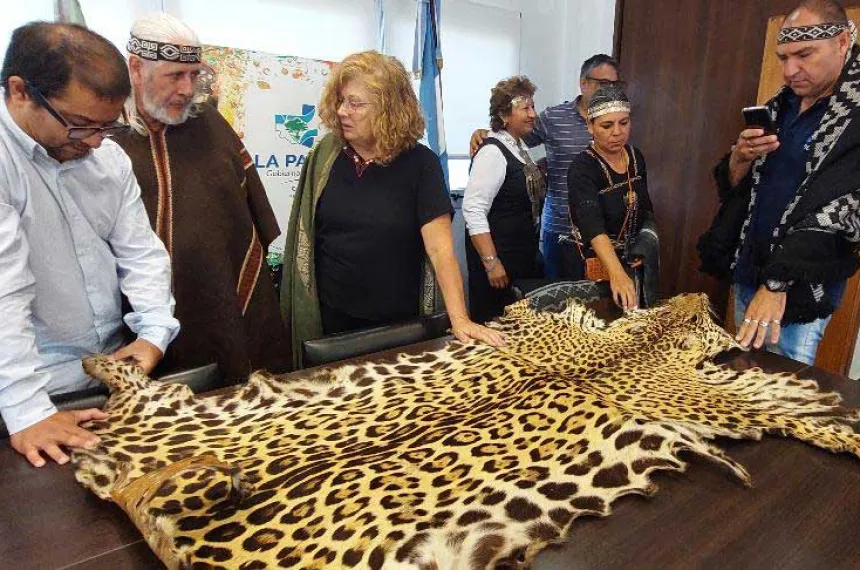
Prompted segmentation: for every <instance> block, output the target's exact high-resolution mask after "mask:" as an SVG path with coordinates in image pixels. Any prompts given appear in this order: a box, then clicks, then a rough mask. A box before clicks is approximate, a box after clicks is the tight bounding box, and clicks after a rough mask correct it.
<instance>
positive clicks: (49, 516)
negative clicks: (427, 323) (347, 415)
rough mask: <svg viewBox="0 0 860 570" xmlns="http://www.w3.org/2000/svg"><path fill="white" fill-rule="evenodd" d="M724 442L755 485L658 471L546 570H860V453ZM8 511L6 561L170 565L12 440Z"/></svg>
mask: <svg viewBox="0 0 860 570" xmlns="http://www.w3.org/2000/svg"><path fill="white" fill-rule="evenodd" d="M445 342H446V341H445V340H444V339H439V340H435V341H430V342H426V343H422V344H418V345H414V346H412V347H410V352H412V351H420V350H433V349H436V348H439V347H440V346H442V345H443V344H444V343H445ZM395 352H396V351H395ZM395 352H388V353H381V354H379V355H376V356H374V357H373V359H386V358H392V356H393V354H394V353H395ZM722 361H725V362H728V363H729V365H730V366H732V367H736V368H738V369H743V368H748V367H750V366H756V365H757V366H761V367H762V368H764V369H765V370H768V371H788V372H796V373H798V375H799V376H801V377H803V378H814V379H815V380H818V381H819V383H820V384H821V386H822V388H824V389H827V390H837V391H839V392H841V393H842V394H843V395H844V397H845V400H846V402H847V403H848V404H850V405H853V406H860V383H858V382H854V381H852V380H847V379H844V378H839V377H835V376H833V375H831V374H828V373H826V372H823V371H821V370H818V369H816V368H812V367H807V366H804V365H803V364H800V363H797V362H794V361H792V360H788V359H785V358H782V357H779V356H776V355H772V354H766V353H747V354H742V353H737V354H733V355H723V358H722ZM720 445H721V446H722V447H723V448H724V449H727V450H728V452H729V453H730V455H731V456H732V457H733V458H735V459H737V460H739V461H740V462H741V463H742V464H743V465H744V466H746V468H747V469H748V470H749V472H750V474H751V475H752V477H753V483H754V487H753V488H752V489H746V488H744V487H743V486H742V485H741V484H739V483H738V482H737V481H736V480H735V479H734V478H732V477H731V476H730V475H729V474H728V473H727V472H726V471H724V470H722V469H721V468H720V467H718V466H716V465H713V464H710V463H706V462H704V461H702V460H699V459H695V458H693V459H692V460H691V462H690V466H689V468H688V470H687V471H686V473H680V474H658V475H657V476H656V477H655V481H656V482H657V484H658V485H659V486H660V490H659V491H658V493H657V495H656V496H654V497H652V498H647V499H646V498H638V497H628V498H624V499H621V500H619V501H617V502H616V503H615V505H614V513H613V514H612V515H611V516H609V517H607V518H603V519H595V518H591V519H588V518H583V519H580V520H579V521H577V522H575V523H574V525H573V528H572V530H571V533H570V538H569V540H568V542H567V545H566V546H564V547H560V548H555V549H551V550H548V551H546V552H544V553H542V554H541V555H540V556H539V558H538V561H537V563H536V565H535V570H550V569H562V568H564V569H583V570H584V569H597V568H612V569H628V568H630V569H634V568H635V569H637V570H645V569H650V568H654V569H661V570H665V569H672V568H678V569H685V570H686V569H689V568H703V569H723V568H727V569H767V568H779V569H782V570H789V569H797V570H810V569H818V568H823V569H825V568H826V569H837V568H845V569H848V568H855V569H856V568H860V540H858V537H860V460H858V459H857V458H856V457H853V456H850V455H847V454H841V455H833V454H830V453H828V452H826V451H822V450H820V449H817V448H814V447H811V446H808V445H805V444H803V443H800V442H798V441H795V440H788V439H784V438H778V437H767V438H765V440H764V441H762V442H758V443H757V442H749V441H746V442H744V441H741V442H736V441H727V440H721V441H720ZM687 459H690V458H689V457H687ZM0 513H2V515H0V568H3V569H6V568H9V569H15V570H20V569H31V568H32V569H43V568H44V569H54V568H72V569H75V570H85V569H93V570H140V569H149V568H162V566H161V563H160V562H159V561H158V559H157V558H156V557H155V555H154V554H152V552H151V551H150V549H149V547H148V546H147V545H146V543H145V542H144V541H143V539H142V538H141V537H140V535H139V533H138V532H137V530H136V529H135V527H134V526H133V525H132V524H131V522H129V520H128V518H127V517H126V516H125V514H124V513H123V512H122V511H121V510H120V509H119V508H118V507H117V506H116V505H114V504H113V503H108V502H104V501H101V500H100V499H98V498H96V497H95V496H94V495H92V494H91V493H90V492H89V491H87V490H85V489H84V488H83V487H81V486H80V485H78V484H77V482H75V480H74V476H73V472H72V467H71V466H69V465H67V466H63V467H59V466H57V465H51V466H48V467H44V468H42V469H36V468H33V467H30V466H29V465H28V464H27V463H26V461H25V460H24V458H23V457H20V456H19V455H18V454H17V453H15V452H14V451H13V450H12V449H11V447H9V445H8V442H5V441H4V442H0Z"/></svg>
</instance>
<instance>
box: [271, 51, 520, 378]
mask: <svg viewBox="0 0 860 570" xmlns="http://www.w3.org/2000/svg"><path fill="white" fill-rule="evenodd" d="M320 117H321V118H322V121H323V123H324V124H325V125H326V127H328V128H329V129H330V131H331V132H330V133H329V134H327V135H326V136H325V137H323V138H322V139H321V140H320V141H319V143H318V144H317V146H316V147H315V148H314V149H313V150H312V151H311V153H310V154H309V155H308V159H307V162H306V163H305V165H304V169H303V170H302V175H301V178H300V180H299V185H298V188H297V189H296V194H295V197H294V199H293V210H292V214H291V216H290V226H289V233H288V235H287V244H286V250H285V252H284V278H283V284H282V288H281V310H282V313H283V316H284V319H285V321H286V324H287V328H288V330H290V331H291V332H292V340H293V357H294V359H296V362H301V357H302V354H301V345H302V342H304V341H305V340H309V339H312V338H318V337H321V336H323V335H328V334H333V333H338V332H345V331H350V330H356V329H364V328H370V327H374V326H379V325H384V324H390V323H394V322H397V321H402V320H407V319H410V318H414V317H417V316H418V315H419V314H421V313H422V312H431V311H432V310H433V304H434V303H433V302H432V301H433V300H432V298H431V297H432V294H433V292H434V291H435V286H434V283H433V281H432V275H433V273H435V278H436V279H437V280H438V284H439V287H440V289H441V290H442V295H443V297H444V301H445V307H446V309H447V311H448V315H449V317H450V319H451V328H452V331H453V333H454V335H455V336H456V337H457V338H458V339H460V340H462V341H466V340H469V339H480V340H483V341H485V342H488V343H490V344H493V345H501V344H502V343H503V341H502V338H501V336H500V335H499V334H498V333H497V332H495V331H491V330H489V329H487V328H485V327H482V326H480V325H478V324H476V323H473V322H472V321H471V320H470V319H469V317H468V313H467V311H466V304H465V301H464V295H463V281H462V276H461V275H460V272H459V267H458V265H457V260H456V258H455V256H454V247H453V240H452V236H451V212H452V208H451V202H450V200H449V198H448V193H447V191H446V189H445V179H444V176H443V174H442V168H441V166H440V164H439V159H438V157H437V156H436V155H435V154H434V153H433V152H432V151H431V150H430V149H428V148H427V147H425V146H424V145H421V144H419V143H418V140H419V139H420V138H421V136H422V135H423V133H424V120H423V119H422V117H421V111H420V108H419V106H418V100H417V99H416V97H415V92H414V90H413V89H412V84H411V81H410V79H409V75H408V74H407V73H406V69H405V68H404V67H403V65H402V64H401V63H400V62H399V61H397V60H396V59H395V58H393V57H389V56H385V55H382V54H380V53H377V52H374V51H367V52H361V53H357V54H353V55H350V56H349V57H347V58H346V59H344V60H343V62H341V63H340V64H339V65H338V66H337V67H335V69H334V70H333V72H332V74H331V76H330V77H329V80H328V82H327V84H326V87H325V89H324V91H323V96H322V100H321V101H320ZM425 254H426V257H427V258H429V261H430V263H431V264H432V269H433V272H432V273H431V272H429V271H427V272H425V271H424V260H425ZM428 275H429V276H430V279H427V276H428Z"/></svg>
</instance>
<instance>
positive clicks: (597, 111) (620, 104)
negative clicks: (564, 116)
mask: <svg viewBox="0 0 860 570" xmlns="http://www.w3.org/2000/svg"><path fill="white" fill-rule="evenodd" d="M629 112H630V103H628V102H627V101H607V102H606V103H599V104H597V105H594V106H593V107H589V108H588V113H587V115H588V120H589V121H593V120H594V119H596V118H598V117H602V116H603V115H608V114H609V113H629Z"/></svg>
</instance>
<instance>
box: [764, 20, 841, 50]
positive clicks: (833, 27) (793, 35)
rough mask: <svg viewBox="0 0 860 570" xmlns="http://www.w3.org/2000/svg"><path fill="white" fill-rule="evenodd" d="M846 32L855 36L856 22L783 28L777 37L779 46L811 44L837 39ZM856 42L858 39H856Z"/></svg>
mask: <svg viewBox="0 0 860 570" xmlns="http://www.w3.org/2000/svg"><path fill="white" fill-rule="evenodd" d="M845 30H852V32H853V33H852V35H855V34H856V33H857V32H856V28H855V27H854V22H850V21H849V22H848V23H845V24H842V23H836V22H825V23H823V24H816V25H814V26H798V27H795V28H783V29H781V30H780V31H779V35H778V36H777V37H776V43H777V44H780V45H781V44H788V43H793V42H810V41H814V40H829V39H830V38H835V37H836V36H838V35H839V34H841V33H842V32H844V31H845ZM855 41H856V37H855Z"/></svg>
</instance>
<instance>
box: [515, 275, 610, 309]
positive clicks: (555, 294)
mask: <svg viewBox="0 0 860 570" xmlns="http://www.w3.org/2000/svg"><path fill="white" fill-rule="evenodd" d="M513 289H514V293H515V295H516V296H517V299H528V300H529V304H530V305H531V307H532V308H533V309H534V310H536V311H551V312H559V311H562V310H564V308H565V307H566V306H567V301H568V300H569V299H579V300H581V301H583V302H585V303H590V302H592V301H597V300H599V299H607V298H610V297H612V290H611V289H610V287H609V283H608V282H605V281H604V282H601V283H597V282H594V281H556V282H548V281H546V280H545V279H520V280H518V281H515V282H514V284H513Z"/></svg>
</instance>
